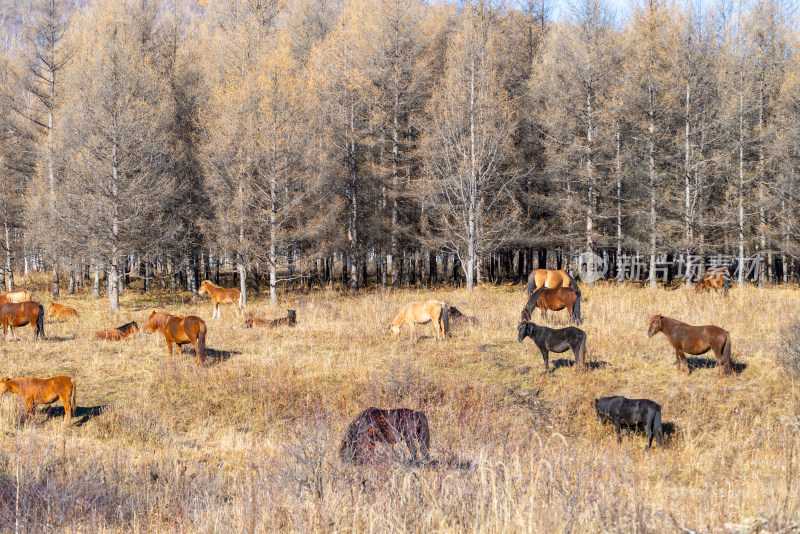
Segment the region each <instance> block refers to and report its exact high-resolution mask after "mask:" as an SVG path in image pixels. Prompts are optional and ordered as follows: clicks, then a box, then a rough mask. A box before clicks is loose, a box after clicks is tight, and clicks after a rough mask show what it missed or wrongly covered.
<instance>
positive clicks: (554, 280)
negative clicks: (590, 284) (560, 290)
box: [525, 269, 578, 296]
mask: <svg viewBox="0 0 800 534" xmlns="http://www.w3.org/2000/svg"><path fill="white" fill-rule="evenodd" d="M542 287H548V288H551V289H554V288H557V287H570V288H572V289H574V290H576V291H577V290H578V284H577V283H576V282H575V279H574V278H572V276H570V274H569V273H568V272H566V271H562V270H558V271H551V270H550V269H536V270H535V271H531V274H529V275H528V285H527V286H526V287H525V291H526V292H527V293H528V296H530V295H531V293H533V292H534V291H536V290H537V289H539V288H542Z"/></svg>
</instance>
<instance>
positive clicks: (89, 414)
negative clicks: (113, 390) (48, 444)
mask: <svg viewBox="0 0 800 534" xmlns="http://www.w3.org/2000/svg"><path fill="white" fill-rule="evenodd" d="M106 408H108V405H107V404H100V405H98V406H78V407H76V408H75V413H73V414H72V417H74V418H77V421H75V422H74V423H73V425H74V426H83V425H85V424H86V423H87V422H88V421H89V420H90V419H94V418H95V417H97V416H98V415H100V414H102V413H103V412H104V411H105V410H106ZM40 412H41V413H43V414H45V420H44V421H42V422H41V423H39V424H44V423H45V422H47V421H49V420H50V419H52V418H53V417H55V418H63V417H64V415H65V413H64V407H63V406H52V405H51V406H45V407H44V408H42V409H41V410H40Z"/></svg>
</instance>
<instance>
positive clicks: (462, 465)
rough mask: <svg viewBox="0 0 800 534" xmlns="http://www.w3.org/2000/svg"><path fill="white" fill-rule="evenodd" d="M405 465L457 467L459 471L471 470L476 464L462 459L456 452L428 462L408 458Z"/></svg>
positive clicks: (434, 467)
mask: <svg viewBox="0 0 800 534" xmlns="http://www.w3.org/2000/svg"><path fill="white" fill-rule="evenodd" d="M405 465H407V466H409V467H425V468H428V469H436V468H440V467H443V468H445V469H457V470H459V471H469V470H470V469H472V468H473V467H474V466H473V464H472V462H470V461H469V460H462V459H461V458H459V457H458V456H456V455H454V454H450V453H448V454H447V455H446V456H445V457H444V458H442V459H439V460H433V459H432V460H428V461H427V462H424V461H416V462H414V461H412V460H408V461H406V462H405Z"/></svg>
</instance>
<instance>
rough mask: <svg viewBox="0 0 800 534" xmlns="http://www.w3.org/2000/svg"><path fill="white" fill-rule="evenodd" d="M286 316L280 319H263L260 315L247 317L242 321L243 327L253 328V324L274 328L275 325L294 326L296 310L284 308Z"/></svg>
mask: <svg viewBox="0 0 800 534" xmlns="http://www.w3.org/2000/svg"><path fill="white" fill-rule="evenodd" d="M286 312H287V315H286V317H281V318H280V319H264V318H262V317H248V318H247V320H246V321H245V322H244V327H245V328H253V327H254V326H264V327H266V328H275V327H276V326H283V325H285V326H295V325H296V324H297V312H296V311H294V310H286Z"/></svg>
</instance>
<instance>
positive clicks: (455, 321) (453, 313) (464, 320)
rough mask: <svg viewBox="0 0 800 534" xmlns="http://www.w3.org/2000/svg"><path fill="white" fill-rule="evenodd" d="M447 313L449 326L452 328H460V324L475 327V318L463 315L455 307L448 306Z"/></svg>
mask: <svg viewBox="0 0 800 534" xmlns="http://www.w3.org/2000/svg"><path fill="white" fill-rule="evenodd" d="M447 313H448V315H449V316H450V326H451V327H452V328H456V327H458V326H461V325H462V324H467V325H470V326H476V325H477V324H478V318H477V317H469V316H467V315H464V314H463V313H461V311H460V310H459V309H458V308H456V307H455V306H450V309H449V310H448V312H447Z"/></svg>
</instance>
